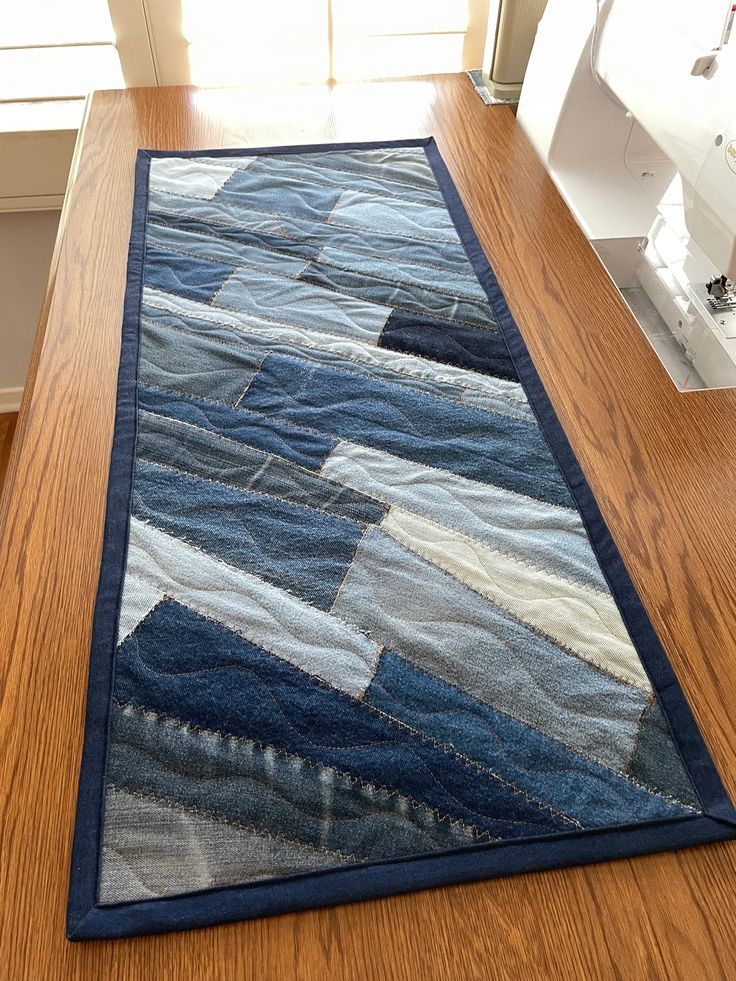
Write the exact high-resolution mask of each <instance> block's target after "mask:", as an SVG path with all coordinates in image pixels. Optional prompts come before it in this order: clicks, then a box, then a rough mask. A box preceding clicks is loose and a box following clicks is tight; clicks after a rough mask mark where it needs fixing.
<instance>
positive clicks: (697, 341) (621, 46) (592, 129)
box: [518, 0, 736, 387]
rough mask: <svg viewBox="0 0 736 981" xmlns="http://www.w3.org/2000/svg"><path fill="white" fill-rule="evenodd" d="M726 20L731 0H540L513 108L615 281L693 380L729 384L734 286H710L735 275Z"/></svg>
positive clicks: (734, 142) (730, 58) (733, 80)
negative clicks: (542, 5) (543, 3)
mask: <svg viewBox="0 0 736 981" xmlns="http://www.w3.org/2000/svg"><path fill="white" fill-rule="evenodd" d="M733 16H734V9H733V3H732V0H697V2H691V0H603V2H601V3H600V4H599V8H598V10H597V9H596V4H595V2H594V0H577V2H573V0H549V2H548V5H547V8H546V11H545V13H544V15H543V17H542V20H541V22H540V24H539V29H538V32H537V38H536V40H535V43H534V47H533V49H532V55H531V59H530V61H529V66H528V69H527V73H526V77H525V80H524V86H523V89H522V93H521V100H520V103H519V111H518V119H519V122H520V123H521V124H522V126H523V127H524V129H525V130H526V132H527V134H528V135H529V137H530V138H531V140H532V142H533V143H534V145H535V147H536V149H537V151H538V153H539V154H540V156H541V157H542V159H543V161H544V163H545V165H546V166H547V168H548V169H549V171H550V173H551V175H552V176H553V178H554V179H555V181H556V183H557V184H558V186H559V188H560V190H561V191H562V193H563V195H564V196H565V198H566V199H567V201H568V204H569V205H570V207H571V209H572V211H573V213H574V214H575V216H576V217H577V219H578V221H579V223H580V225H581V227H582V228H583V230H584V231H585V233H586V235H587V236H588V238H589V239H590V240H591V242H592V244H593V245H594V246H595V248H596V250H597V251H598V253H599V255H600V257H601V260H602V261H603V263H604V265H605V266H606V267H607V269H608V271H609V272H610V274H611V276H612V277H613V279H614V281H615V282H616V284H617V285H618V286H619V288H620V289H621V290H622V292H623V294H624V296H625V298H627V300H629V299H630V297H633V298H634V299H636V294H641V292H642V290H643V292H644V294H645V295H646V296H645V299H647V303H648V304H649V307H650V308H651V307H652V305H653V308H654V309H653V310H652V313H653V315H654V317H656V319H657V321H658V323H659V324H660V325H661V329H662V330H663V331H668V332H669V333H670V334H671V337H670V338H669V339H668V343H669V344H670V345H672V338H674V339H675V340H676V341H677V343H678V344H679V345H680V346H681V350H682V352H683V353H684V358H687V360H688V361H689V362H690V363H692V365H693V366H694V368H695V372H693V373H692V374H693V377H694V378H696V379H697V384H696V387H714V386H724V385H736V295H735V294H733V293H727V295H726V296H725V297H721V298H720V300H719V301H717V300H716V296H715V295H710V294H709V292H708V290H707V288H706V284H707V283H708V282H710V281H712V280H714V279H715V278H716V277H721V276H725V277H726V281H724V282H721V283H718V282H716V284H715V285H714V286H713V287H712V291H713V294H720V293H723V291H724V288H725V289H727V288H728V287H729V286H730V285H731V283H730V282H729V281H732V280H736V28H735V29H734V36H733V39H732V43H731V44H730V45H729V43H728V42H729V34H730V27H731V22H732V20H733ZM592 65H595V69H596V74H594V71H593V68H592ZM693 73H695V74H693ZM596 75H597V77H596ZM631 305H632V307H634V308H636V307H637V303H633V302H632V304H631ZM638 307H639V309H635V312H636V313H640V312H641V303H638ZM640 319H641V318H640ZM644 319H646V317H644ZM662 321H663V322H664V323H662ZM664 325H666V327H665V326H664ZM643 326H644V324H643ZM645 329H646V328H645ZM653 344H654V346H655V349H656V348H657V344H656V343H655V341H654V339H653ZM660 347H661V345H660ZM677 350H680V349H677ZM660 356H662V355H660ZM684 358H683V360H684ZM663 360H664V358H663ZM696 373H697V374H696ZM698 376H699V377H698ZM673 377H674V374H673ZM676 380H677V379H676Z"/></svg>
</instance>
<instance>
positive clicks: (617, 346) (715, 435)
mask: <svg viewBox="0 0 736 981" xmlns="http://www.w3.org/2000/svg"><path fill="white" fill-rule="evenodd" d="M428 134H432V135H434V136H435V137H436V139H437V141H438V144H439V147H440V150H441V152H442V154H443V156H444V158H445V161H446V162H447V164H448V167H449V169H450V171H451V173H452V175H453V177H454V180H455V182H456V184H457V187H458V189H459V191H460V194H461V196H462V198H463V200H464V202H465V204H466V206H467V208H468V211H469V214H470V217H471V220H472V222H473V224H474V226H475V229H476V231H477V232H478V235H479V237H480V239H481V242H482V243H483V245H484V247H485V249H486V252H487V254H488V256H489V258H490V259H491V261H492V263H493V265H494V267H495V269H496V272H497V274H498V277H499V280H500V282H501V285H502V287H503V289H504V291H505V293H506V296H507V299H508V301H509V305H510V307H511V309H512V311H513V313H514V314H515V316H516V319H517V321H518V323H519V326H520V328H521V330H522V333H523V334H524V337H525V338H526V341H527V343H528V345H529V348H530V350H531V352H532V355H533V357H534V360H535V362H536V365H537V367H538V369H539V372H540V374H541V376H542V379H543V381H544V383H545V385H546V386H547V390H548V392H549V394H550V397H551V399H552V401H553V403H554V405H555V407H556V409H557V411H558V413H559V416H560V419H561V421H562V423H563V425H564V426H565V429H566V431H567V433H568V435H569V437H570V440H571V442H572V444H573V447H574V449H575V450H576V452H577V455H578V458H579V460H580V463H581V465H582V467H583V469H584V471H585V473H586V475H587V477H588V479H589V481H590V483H591V485H592V487H593V489H594V491H595V493H596V496H597V498H598V501H599V504H600V506H601V509H602V511H603V513H604V516H605V518H606V519H607V521H608V523H609V526H610V527H611V529H612V533H613V535H614V538H615V539H616V541H617V544H618V545H619V547H620V549H621V551H622V553H623V555H624V558H625V561H626V564H627V566H628V568H629V571H630V573H631V575H632V577H633V579H634V581H635V583H636V585H637V586H638V588H639V591H640V593H641V595H642V598H643V599H644V602H645V604H646V606H647V609H648V610H649V612H650V614H651V617H652V620H653V623H654V625H655V628H656V629H657V631H658V633H659V636H660V638H661V639H662V641H663V643H664V645H665V647H666V649H667V652H668V654H669V657H670V659H671V662H672V664H673V666H674V668H675V670H676V672H677V675H678V677H679V679H680V681H681V683H682V685H683V688H684V689H685V692H686V694H687V696H688V698H689V700H690V703H691V705H692V706H693V708H694V711H695V715H696V717H697V720H698V723H699V725H700V727H701V729H702V731H703V733H704V736H705V738H706V741H707V743H708V745H709V747H710V749H711V752H712V753H713V755H714V758H715V760H716V763H717V765H718V768H719V770H720V772H721V774H722V776H723V777H724V780H725V782H726V785H727V787H728V788H729V791H730V792H731V793H732V794H735V793H736V722H735V721H734V719H735V715H736V713H735V712H734V708H733V707H734V705H736V639H735V635H736V536H735V535H734V534H733V531H732V522H733V515H734V514H736V480H735V479H734V477H735V475H736V391H728V390H723V391H713V392H695V393H690V394H686V395H680V394H678V393H677V392H676V391H675V389H674V388H673V386H672V385H671V383H670V381H669V379H668V377H667V375H666V373H665V371H664V369H663V368H662V367H661V365H660V364H659V361H658V360H657V357H656V355H655V354H654V352H653V351H652V350H651V348H650V347H649V345H648V343H647V341H646V340H645V338H644V336H643V335H642V333H641V331H640V330H639V328H638V326H637V325H636V323H635V321H634V320H633V319H632V317H631V316H630V314H629V313H628V310H627V308H626V307H625V305H624V304H623V302H622V300H621V299H620V297H619V295H618V293H617V291H616V289H615V288H614V286H613V284H612V283H611V282H610V280H609V279H608V277H607V275H606V273H605V272H604V270H603V269H602V267H601V266H600V264H599V263H598V260H597V258H596V257H595V254H594V253H593V251H592V249H591V248H590V246H589V245H588V243H587V242H586V240H585V238H584V236H583V235H582V233H581V232H580V231H579V229H578V228H577V226H576V224H575V222H574V221H573V219H572V217H571V216H570V214H569V212H568V210H567V208H566V207H565V205H564V203H563V202H562V200H561V198H560V196H559V194H558V192H557V191H556V189H555V187H554V186H553V184H552V182H551V181H550V179H549V178H548V176H547V175H546V174H545V172H544V169H543V167H542V166H541V164H540V163H539V161H538V160H537V158H536V157H535V155H534V153H533V151H532V150H531V148H530V145H529V143H528V141H527V140H526V138H525V137H524V135H523V133H522V131H521V129H520V128H519V126H518V124H517V123H516V121H515V119H514V116H513V114H512V112H511V111H510V110H509V109H507V108H504V107H498V106H493V107H486V106H484V105H483V104H482V102H481V100H480V99H479V98H478V97H477V95H476V94H475V92H474V91H473V88H472V86H471V85H470V83H469V81H468V80H467V79H466V78H465V76H461V75H458V76H435V77H432V78H427V79H418V80H411V81H407V82H385V83H372V84H358V85H337V86H325V87H320V88H314V89H313V88H306V87H305V88H303V89H300V88H297V89H294V88H291V89H288V90H274V91H272V92H268V93H264V92H260V93H258V94H257V95H255V94H248V93H246V92H232V91H230V92H227V91H221V92H198V91H196V90H194V89H190V88H177V89H158V90H156V89H139V90H128V91H124V92H114V93H97V94H96V95H95V96H94V97H93V99H92V102H91V106H90V108H89V112H88V117H87V121H86V125H85V132H84V136H83V139H82V141H81V147H80V151H79V154H78V167H77V172H76V179H75V181H74V183H73V186H72V187H71V189H70V192H69V198H68V203H67V208H66V212H65V220H64V222H63V229H62V237H61V242H60V247H59V249H58V251H57V257H56V262H55V264H54V279H53V283H52V288H51V289H50V290H49V294H48V296H47V302H46V304H45V305H44V311H43V313H42V322H41V325H40V328H39V329H40V334H39V337H40V338H41V340H39V342H38V344H37V347H36V352H35V355H34V365H33V378H32V384H30V385H29V391H31V390H32V394H31V395H29V397H28V398H27V399H26V402H25V403H24V406H23V408H22V412H21V419H20V422H19V428H18V437H17V439H16V444H17V445H16V447H15V450H14V453H13V461H12V464H11V470H10V473H9V476H8V487H7V493H6V494H5V495H4V499H3V500H4V504H3V510H2V514H0V522H2V523H1V524H0V536H1V537H0V576H1V581H0V654H1V656H2V661H1V665H0V670H1V672H2V674H1V680H2V689H1V691H2V701H1V703H0V803H1V807H2V814H1V824H0V829H1V830H0V834H1V835H2V838H1V846H2V855H1V860H0V903H2V949H1V951H0V957H1V960H0V964H2V967H0V974H2V973H3V972H4V971H7V977H9V978H13V979H26V978H28V979H33V981H35V979H56V978H60V979H85V981H86V979H94V981H98V979H107V978H115V979H119V981H134V979H136V981H137V979H157V981H158V979H169V978H170V979H172V981H173V979H176V981H198V979H203V981H204V979H207V981H211V979H227V978H233V979H235V978H237V979H250V978H254V979H255V978H267V979H282V978H284V979H286V978H300V979H323V978H337V979H351V978H356V979H357V978H366V979H383V978H397V979H407V981H408V979H416V978H421V979H430V978H437V979H460V978H463V979H465V978H535V979H536V978H586V979H587V978H625V979H627V981H628V979H636V978H642V979H643V978H647V979H650V978H667V979H677V978H683V979H696V978H697V979H710V978H729V977H735V976H736V961H735V960H734V943H735V942H734V937H736V903H734V899H733V896H734V887H735V886H736V847H735V846H734V844H719V845H714V846H706V847H700V848H695V849H691V850H689V851H683V852H679V853H668V854H663V855H657V856H649V857H645V858H641V859H636V860H625V861H619V862H615V863H606V864H602V865H595V866H588V867H584V868H576V869H566V870H559V871H552V872H546V873H538V874H532V875H525V876H518V877H516V878H510V879H500V880H495V881H490V882H483V883H478V884H475V885H469V886H457V887H452V888H445V889H436V890H432V891H427V892H422V893H415V894H412V895H408V896H402V897H396V898H393V899H387V900H382V901H378V902H371V903H359V904H354V905H352V906H343V907H338V908H335V909H331V910H317V911H312V912H306V913H302V914H297V915H289V916H282V917H276V918H271V919H266V920H261V921H255V922H251V923H241V924H236V925H233V926H224V927H217V928H211V929H206V930H199V931H192V932H189V933H186V934H179V935H167V936H160V937H151V938H143V939H138V940H125V941H114V942H112V941H111V942H93V943H86V944H75V945H71V944H68V943H67V942H66V941H65V939H64V914H65V903H66V891H67V876H68V865H69V855H70V844H71V836H72V827H73V817H74V804H75V793H76V780H77V772H78V766H79V760H80V754H81V745H82V729H83V713H84V702H85V690H86V680H87V658H88V649H89V641H90V631H91V616H92V607H93V601H94V596H95V590H96V583H97V575H98V568H99V558H100V548H101V540H102V528H103V512H104V500H105V490H106V480H107V468H108V460H109V453H110V446H111V438H112V428H113V419H114V406H115V380H116V372H117V361H118V353H119V343H120V324H121V312H122V301H123V290H124V282H125V261H126V250H127V242H128V235H129V230H130V215H131V202H132V192H133V163H134V156H135V151H136V149H137V148H138V147H148V148H159V149H189V148H191V149H195V148H200V149H202V148H208V147H218V146H234V147H236V146H240V147H247V146H259V145H272V144H279V143H284V144H289V143H303V142H319V141H330V140H372V139H384V138H385V139H393V138H401V137H409V136H422V135H428Z"/></svg>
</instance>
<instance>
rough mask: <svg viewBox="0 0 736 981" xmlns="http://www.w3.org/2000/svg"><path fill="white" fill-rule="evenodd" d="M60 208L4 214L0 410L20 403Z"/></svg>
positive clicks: (0, 224)
mask: <svg viewBox="0 0 736 981" xmlns="http://www.w3.org/2000/svg"><path fill="white" fill-rule="evenodd" d="M58 224H59V212H58V211H15V212H8V213H5V214H0V412H12V411H14V410H15V409H17V408H18V407H19V406H20V400H21V397H22V395H23V386H24V385H25V380H26V374H27V372H28V362H29V360H30V357H31V349H32V347H33V339H34V337H35V334H36V325H37V323H38V314H39V311H40V309H41V302H42V300H43V295H44V291H45V289H46V282H47V280H48V275H49V266H50V264H51V253H52V252H53V248H54V240H55V238H56V230H57V227H58Z"/></svg>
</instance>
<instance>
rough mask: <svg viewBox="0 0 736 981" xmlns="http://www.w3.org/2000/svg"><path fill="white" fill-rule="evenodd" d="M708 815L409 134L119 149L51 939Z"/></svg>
mask: <svg viewBox="0 0 736 981" xmlns="http://www.w3.org/2000/svg"><path fill="white" fill-rule="evenodd" d="M498 234H499V235H502V234H504V232H503V229H502V228H499V230H498ZM733 821H734V813H733V809H732V807H731V804H730V802H729V801H728V799H727V797H726V795H725V793H724V791H723V788H722V787H721V784H720V781H719V779H718V776H717V774H716V772H715V769H714V768H713V765H712V763H711V761H710V758H709V756H708V753H707V750H706V749H705V746H704V745H703V743H702V740H701V738H700V735H699V733H698V731H697V729H696V727H695V724H694V722H693V720H692V717H691V715H690V711H689V709H688V707H687V704H686V703H685V700H684V698H683V696H682V693H681V691H680V689H679V687H678V685H677V682H676V680H675V678H674V675H673V674H672V671H671V669H670V667H669V665H668V663H667V660H666V658H665V656H664V653H663V651H662V649H661V647H660V646H659V644H658V641H657V638H656V636H655V634H654V632H653V630H652V628H651V626H650V624H649V621H648V619H647V616H646V614H645V612H644V609H643V608H642V606H641V603H640V602H639V600H638V598H637V596H636V594H635V592H634V589H633V587H632V585H631V583H630V581H629V578H628V576H627V574H626V571H625V568H624V566H623V564H622V562H621V560H620V558H619V556H618V553H617V551H616V549H615V546H614V544H613V542H612V540H611V537H610V535H609V533H608V530H607V529H606V526H605V524H604V522H603V520H602V518H601V516H600V513H599V511H598V509H597V507H596V504H595V501H594V499H593V496H592V494H591V492H590V490H589V488H588V486H587V483H586V481H585V479H584V476H583V474H582V472H581V471H580V469H579V467H578V465H577V463H576V461H575V458H574V456H573V454H572V452H571V450H570V447H569V445H568V443H567V441H566V439H565V436H564V433H563V432H562V430H561V428H560V426H559V423H558V422H557V419H556V418H555V415H554V412H553V410H552V408H551V405H550V403H549V401H548V399H547V396H546V395H545V393H544V390H543V388H542V386H541V384H540V382H539V379H538V377H537V375H536V372H535V370H534V367H533V365H532V363H531V360H530V358H529V355H528V353H527V352H526V348H525V346H524V343H523V341H522V339H521V336H520V334H519V332H518V330H517V329H516V327H515V325H514V323H513V320H512V318H511V315H510V313H509V311H508V308H507V306H506V303H505V301H504V299H503V296H502V294H501V292H500V290H499V288H498V284H497V283H496V280H495V277H494V276H493V273H492V272H491V270H490V268H489V266H488V263H487V261H486V260H485V258H484V256H483V253H482V251H481V249H480V247H479V245H478V242H477V240H476V238H475V236H474V234H473V232H472V229H471V227H470V224H469V222H468V220H467V217H466V215H465V213H464V211H463V208H462V205H461V203H460V201H459V198H458V196H457V192H456V191H455V189H454V187H453V185H452V182H451V180H450V178H449V175H448V173H447V170H446V168H445V166H444V164H443V163H442V160H441V158H440V156H439V153H438V152H437V148H436V146H435V144H434V141H432V140H414V141H403V142H399V143H392V144H378V145H376V144H373V145H358V146H349V147H347V146H334V147H328V146H325V147H302V148H276V149H267V150H255V151H247V150H245V151H239V150H227V151H210V152H201V153H195V154H191V153H173V154H172V153H154V152H146V151H141V153H140V154H139V161H138V169H137V191H136V203H135V210H134V216H133V237H132V241H131V250H130V261H129V269H128V289H127V294H126V308H125V322H124V327H123V347H122V353H121V368H120V381H119V392H118V415H117V422H116V433H115V445H114V449H113V458H112V463H111V476H110V490H109V501H108V513H107V522H106V537H105V549H104V556H103V563H102V571H101V578H100V591H99V596H98V602H97V608H96V615H95V629H94V642H93V651H92V661H91V668H90V691H89V698H88V722H87V738H86V743H85V755H84V761H83V767H82V775H81V782H80V796H79V813H78V822H77V833H76V839H75V850H74V860H73V868H72V889H71V896H70V908H69V934H70V936H71V937H73V938H75V939H79V938H84V937H92V936H122V935H126V934H131V933H145V932H151V931H154V930H164V929H177V928H183V927H189V926H198V925H204V924H207V923H215V922H220V921H225V920H234V919H239V918H244V917H249V916H257V915H264V914H268V913H274V912H281V911H284V910H293V909H299V908H304V907H308V906H315V905H322V904H328V903H335V902H341V901H346V900H351V899H361V898H367V897H371V896H380V895H387V894H390V893H394V892H399V891H403V890H407V889H413V888H420V887H423V886H428V885H440V884H443V883H447V882H455V881H463V880H467V879H473V878H480V877H483V876H490V875H497V874H503V873H509V872H518V871H526V870H529V869H541V868H548V867H551V866H554V865H565V864H571V863H575V862H581V861H588V860H597V859H601V858H611V857H617V856H619V855H624V854H635V853H637V852H641V851H651V850H656V849H660V848H666V847H677V846H680V845H684V844H690V843H693V842H695V841H706V840H715V839H717V838H723V837H731V836H732V835H733V829H734V823H733Z"/></svg>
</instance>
